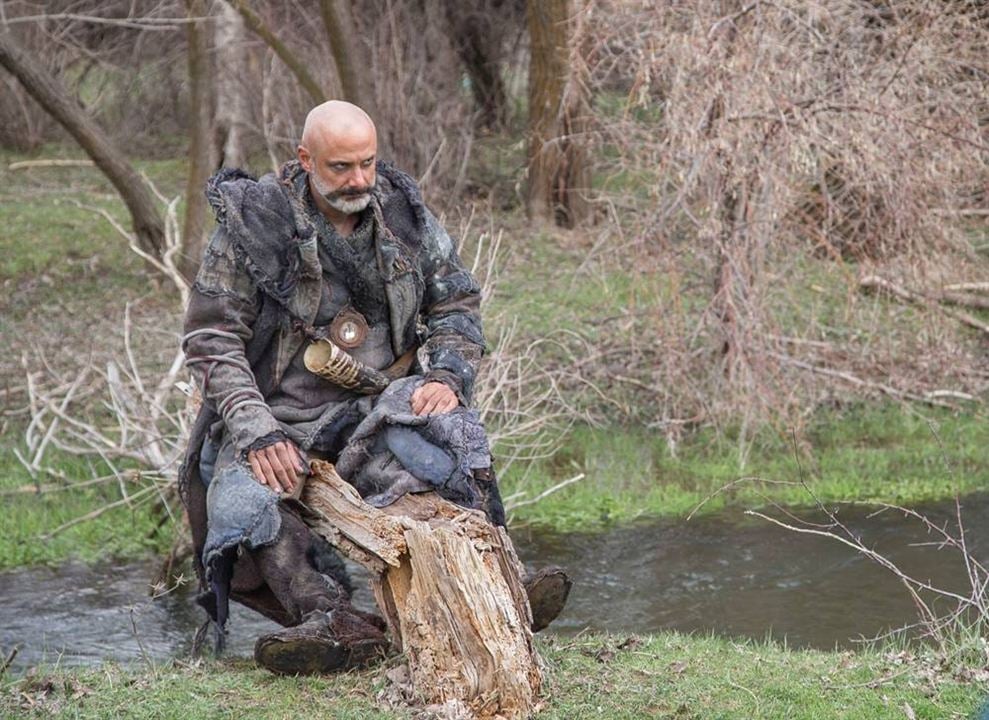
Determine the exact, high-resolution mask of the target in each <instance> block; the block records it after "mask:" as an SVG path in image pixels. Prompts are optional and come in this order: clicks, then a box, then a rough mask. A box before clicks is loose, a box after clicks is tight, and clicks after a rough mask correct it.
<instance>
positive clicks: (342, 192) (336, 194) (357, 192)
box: [326, 185, 374, 200]
mask: <svg viewBox="0 0 989 720" xmlns="http://www.w3.org/2000/svg"><path fill="white" fill-rule="evenodd" d="M373 189H374V188H373V186H372V185H366V186H365V187H351V188H340V189H339V190H334V191H333V192H331V193H330V194H329V195H327V196H326V197H327V199H332V200H336V199H346V200H356V199H358V198H362V197H364V196H365V195H367V194H368V193H370V192H371V190H373Z"/></svg>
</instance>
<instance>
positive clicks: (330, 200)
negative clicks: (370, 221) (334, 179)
mask: <svg viewBox="0 0 989 720" xmlns="http://www.w3.org/2000/svg"><path fill="white" fill-rule="evenodd" d="M323 199H324V200H326V203H327V204H328V205H329V206H330V207H331V208H333V209H334V210H336V211H337V212H342V213H343V214H344V215H353V214H355V213H359V212H361V211H362V210H363V209H364V208H366V207H367V206H368V205H370V204H371V193H370V192H368V193H366V194H364V195H361V196H360V197H358V198H347V197H340V196H333V195H331V196H329V197H327V196H326V195H324V196H323Z"/></svg>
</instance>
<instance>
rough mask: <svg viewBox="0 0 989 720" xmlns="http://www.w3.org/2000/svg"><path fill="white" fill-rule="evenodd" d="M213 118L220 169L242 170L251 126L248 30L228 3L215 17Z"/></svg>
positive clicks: (224, 4) (238, 14)
mask: <svg viewBox="0 0 989 720" xmlns="http://www.w3.org/2000/svg"><path fill="white" fill-rule="evenodd" d="M215 44H216V56H217V66H216V73H215V80H216V98H217V101H216V118H215V130H216V135H217V140H218V143H217V145H218V147H219V152H218V153H217V154H218V155H219V166H220V167H238V168H239V167H244V165H245V164H246V162H247V150H246V145H245V135H246V131H247V128H248V127H249V125H250V121H249V118H250V115H251V108H250V101H249V100H248V96H247V83H248V65H249V58H248V54H247V28H246V27H245V25H244V18H242V17H241V15H240V13H238V12H237V11H236V10H234V9H233V8H232V7H231V6H230V5H229V4H227V3H220V4H219V8H218V12H217V14H216V35H215Z"/></svg>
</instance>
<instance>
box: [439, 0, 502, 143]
mask: <svg viewBox="0 0 989 720" xmlns="http://www.w3.org/2000/svg"><path fill="white" fill-rule="evenodd" d="M477 5H478V3H477V2H473V3H447V4H446V17H447V21H448V22H449V23H450V38H451V40H452V41H453V45H454V47H455V48H456V50H457V55H458V56H459V57H460V61H461V62H462V63H463V64H464V69H465V70H467V75H468V77H469V78H470V89H471V93H472V94H473V96H474V104H475V105H476V106H477V109H478V110H479V111H480V117H479V122H478V124H479V125H480V126H481V127H484V128H498V127H501V126H502V125H503V124H504V123H505V120H506V118H507V115H508V94H507V93H506V92H505V83H504V81H503V80H502V77H501V67H500V63H499V60H498V57H497V53H496V48H497V45H498V43H500V41H501V36H502V33H501V32H497V31H496V30H495V28H493V27H492V25H493V24H494V23H495V22H498V20H499V18H497V16H496V12H497V10H498V8H495V7H487V6H486V5H485V6H484V7H480V8H479V7H477ZM502 12H507V9H502Z"/></svg>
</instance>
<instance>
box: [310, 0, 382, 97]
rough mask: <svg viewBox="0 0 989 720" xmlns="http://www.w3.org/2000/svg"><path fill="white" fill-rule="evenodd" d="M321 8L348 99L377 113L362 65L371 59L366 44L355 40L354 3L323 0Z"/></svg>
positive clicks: (365, 65)
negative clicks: (352, 6)
mask: <svg viewBox="0 0 989 720" xmlns="http://www.w3.org/2000/svg"><path fill="white" fill-rule="evenodd" d="M319 9H320V14H321V16H322V18H323V26H324V27H325V28H326V36H327V39H328V40H329V43H330V53H332V55H333V62H334V64H335V65H336V70H337V76H338V77H339V79H340V85H341V87H342V88H343V97H344V99H345V100H347V101H348V102H352V103H354V104H355V105H359V106H360V107H362V108H364V110H366V111H367V112H368V113H369V114H370V115H371V116H375V115H376V114H377V111H376V103H375V101H374V93H373V92H372V89H371V88H370V87H369V86H368V83H367V82H366V81H364V80H363V78H362V73H361V68H367V67H368V64H369V61H368V58H367V57H366V56H365V52H364V47H363V46H362V45H360V44H359V43H356V42H354V41H353V38H354V36H355V34H356V33H355V32H354V18H353V16H352V15H351V11H350V4H349V3H348V2H343V1H342V0H320V3H319Z"/></svg>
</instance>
